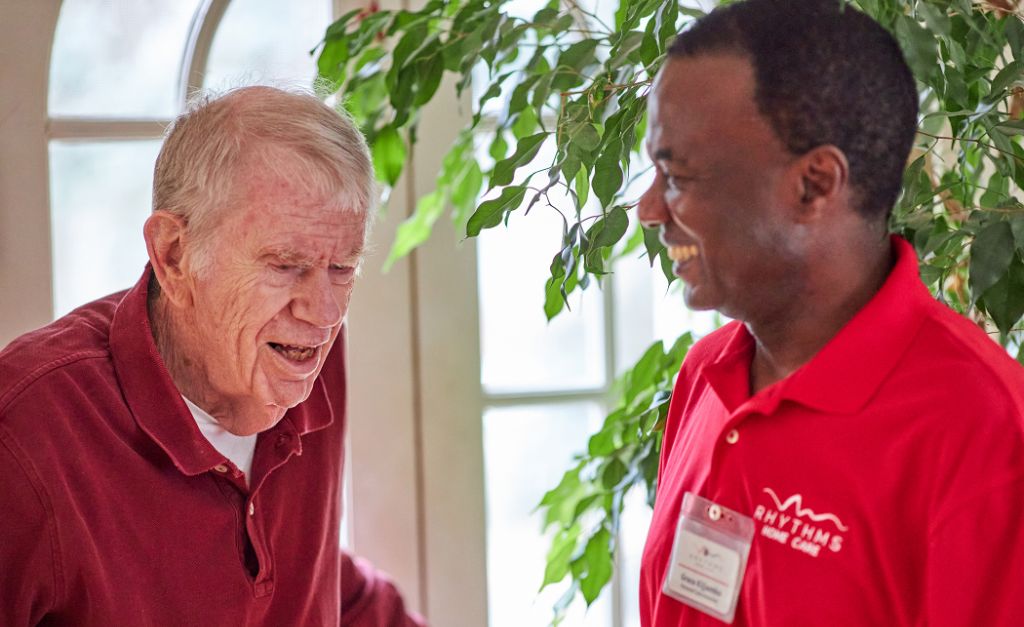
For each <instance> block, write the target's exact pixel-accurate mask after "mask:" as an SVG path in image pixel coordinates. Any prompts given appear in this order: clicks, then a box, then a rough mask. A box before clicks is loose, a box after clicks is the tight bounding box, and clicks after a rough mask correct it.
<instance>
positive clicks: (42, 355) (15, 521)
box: [0, 271, 418, 627]
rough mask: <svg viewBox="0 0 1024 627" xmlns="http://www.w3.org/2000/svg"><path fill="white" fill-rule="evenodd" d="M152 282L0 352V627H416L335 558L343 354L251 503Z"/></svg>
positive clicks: (258, 466)
mask: <svg viewBox="0 0 1024 627" xmlns="http://www.w3.org/2000/svg"><path fill="white" fill-rule="evenodd" d="M149 275H150V273H149V271H147V272H146V273H145V274H144V276H143V277H142V279H141V280H140V281H139V283H138V284H137V285H136V286H135V287H134V288H133V289H132V290H130V291H129V292H127V293H122V294H115V295H113V296H110V297H107V298H105V299H102V300H100V301H96V302H94V303H91V304H89V305H86V306H84V307H82V308H80V309H77V310H76V311H74V312H72V313H71V314H69V315H68V316H65V317H64V318H61V319H60V320H57V321H56V322H54V323H52V324H50V325H48V326H46V327H44V328H42V329H40V330H38V331H34V332H32V333H29V334H27V335H25V336H22V337H21V338H19V339H17V340H15V341H14V342H12V343H11V344H10V345H9V346H8V347H7V348H5V349H4V350H3V352H0V625H3V626H5V627H20V626H25V625H37V624H46V625H74V626H76V627H88V626H96V627H101V626H102V627H109V626H110V625H132V626H134V625H152V626H165V625H211V626H220V625H223V626H229V625H231V626H234V625H267V626H273V627H278V626H285V625H339V624H342V625H358V626H362V627H371V626H373V627H376V626H378V625H414V624H418V623H416V622H414V620H413V619H412V618H410V617H408V616H406V613H405V611H404V609H403V607H402V602H401V599H400V598H399V596H398V594H397V592H396V591H395V589H394V587H393V586H391V585H390V584H389V583H388V582H387V580H386V579H383V578H381V577H380V576H378V575H377V574H376V573H374V571H373V570H372V569H371V568H369V567H368V566H366V565H365V564H362V563H359V564H356V563H354V562H353V561H352V560H351V559H350V558H349V557H348V556H347V555H344V554H342V553H341V552H340V551H339V549H338V546H339V537H338V534H339V521H340V516H341V499H340V478H341V471H342V455H343V452H344V448H343V439H344V429H345V420H344V407H345V373H344V346H342V345H341V344H342V339H341V338H339V341H338V345H337V346H336V347H335V348H334V349H333V350H332V351H331V354H330V356H329V357H328V362H327V364H326V365H325V367H324V369H323V371H322V373H321V375H320V377H319V379H318V380H317V382H316V384H315V385H314V388H313V391H312V393H311V394H310V397H309V399H307V400H306V401H305V402H303V403H302V404H300V405H298V406H297V407H295V408H293V409H292V410H290V411H289V412H288V413H287V414H286V415H285V417H284V418H283V419H282V420H281V422H280V423H278V424H277V425H276V426H275V427H274V428H272V429H270V430H268V431H266V432H264V433H261V434H260V435H259V437H258V439H257V444H256V450H255V456H254V459H253V466H252V477H251V488H250V487H247V486H246V483H245V481H244V480H243V477H242V476H241V473H240V472H239V471H238V469H237V468H235V466H234V465H233V464H232V463H231V462H230V461H228V460H227V459H226V458H225V457H224V456H222V455H221V454H220V453H218V452H217V451H216V450H215V449H214V448H213V447H212V446H211V445H210V444H209V442H208V441H207V440H206V439H205V438H204V437H203V435H202V434H201V433H200V431H199V429H198V427H197V425H196V422H195V420H194V419H193V417H192V415H191V413H189V411H188V409H187V408H186V406H185V404H184V402H183V400H182V398H181V395H180V394H179V392H178V390H177V389H176V388H175V386H174V384H173V382H172V381H171V379H170V377H169V375H168V373H167V370H166V368H165V367H164V365H163V362H162V361H161V359H160V357H159V355H158V353H157V351H156V347H155V346H154V343H153V339H152V334H151V332H150V326H149V321H148V316H147V313H146V287H147V282H148V279H149Z"/></svg>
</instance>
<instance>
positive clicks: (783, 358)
mask: <svg viewBox="0 0 1024 627" xmlns="http://www.w3.org/2000/svg"><path fill="white" fill-rule="evenodd" d="M893 260H894V258H893V252H892V250H891V246H890V244H889V240H888V239H887V238H886V240H885V241H884V243H881V244H879V245H878V246H877V247H875V248H873V249H871V250H869V251H868V252H867V253H866V254H860V255H846V256H844V257H840V258H838V259H836V257H835V256H833V257H832V258H831V261H830V263H829V264H828V269H829V270H830V271H826V272H818V273H817V276H816V277H815V280H814V281H813V282H812V284H811V285H810V286H809V289H808V290H807V292H806V293H805V294H804V295H803V297H802V298H801V299H800V300H799V302H794V303H792V305H791V306H790V307H789V308H788V311H787V312H786V313H785V315H776V316H772V317H770V318H768V319H765V320H762V321H748V322H747V329H748V331H749V332H750V334H751V335H752V336H753V337H754V341H755V350H754V357H753V360H752V362H751V364H750V392H751V394H756V393H757V392H759V391H760V390H763V389H764V388H766V387H768V386H770V385H772V384H773V383H776V382H778V381H781V380H782V379H785V378H786V377H788V376H789V375H790V374H792V373H793V372H795V371H796V370H797V369H798V368H800V367H801V366H803V365H804V364H805V363H807V362H808V361H810V360H811V358H813V357H814V355H816V354H817V353H818V351H820V350H821V349H822V348H824V346H825V345H826V344H827V343H828V342H829V341H830V340H831V339H832V338H833V337H835V335H836V334H837V333H839V331H840V330H841V329H842V328H843V327H844V326H845V325H846V324H847V323H848V322H849V321H850V320H851V319H852V318H853V317H854V316H855V315H856V314H857V312H858V311H860V310H861V309H862V308H863V307H864V306H865V305H866V304H867V303H868V301H870V300H871V299H872V298H873V297H874V296H875V294H877V293H878V290H879V289H881V287H882V284H883V283H885V280H886V278H887V277H888V276H889V272H890V270H891V269H892V265H893Z"/></svg>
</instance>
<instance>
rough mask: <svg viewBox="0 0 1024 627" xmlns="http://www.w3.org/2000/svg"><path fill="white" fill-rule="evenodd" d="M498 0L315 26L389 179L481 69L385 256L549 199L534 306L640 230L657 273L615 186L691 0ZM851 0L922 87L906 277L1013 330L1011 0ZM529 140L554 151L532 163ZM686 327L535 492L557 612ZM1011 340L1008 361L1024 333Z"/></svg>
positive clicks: (621, 182) (578, 591) (554, 309)
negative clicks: (911, 266) (445, 219)
mask: <svg viewBox="0 0 1024 627" xmlns="http://www.w3.org/2000/svg"><path fill="white" fill-rule="evenodd" d="M836 1H837V2H839V1H842V0H836ZM507 4H509V3H508V2H502V1H491V0H455V1H452V2H443V1H441V0H430V1H429V2H427V3H426V4H425V5H424V6H423V8H421V9H419V10H416V11H407V10H402V11H376V12H366V11H363V12H356V11H353V12H351V13H349V14H347V15H345V16H343V17H342V18H341V19H339V20H338V21H337V22H336V23H334V24H332V25H331V26H330V28H329V29H328V30H327V33H326V35H325V38H324V41H323V44H322V47H320V49H319V59H318V63H319V69H320V74H321V76H322V78H324V79H326V82H325V85H326V88H324V95H327V94H329V93H334V92H340V93H341V94H344V101H343V104H344V106H345V107H346V108H347V109H348V110H349V111H350V112H351V113H352V115H353V116H354V117H355V118H356V120H357V121H358V123H359V124H360V125H361V127H362V129H363V131H364V132H365V134H366V136H367V138H368V140H369V142H370V144H371V149H372V153H373V159H374V165H375V166H376V168H377V172H378V176H379V177H380V178H381V179H382V181H383V182H384V183H386V184H388V185H394V184H395V182H396V181H397V180H398V178H399V176H400V175H401V172H402V170H403V167H404V164H405V159H406V156H407V154H408V153H409V150H410V148H411V147H412V145H413V144H415V142H416V127H417V123H418V120H419V115H420V111H421V109H422V107H423V106H424V105H426V104H427V103H428V102H430V100H431V99H432V98H433V97H434V95H435V94H436V93H437V90H438V88H439V86H440V84H441V81H442V78H443V76H444V75H445V74H446V73H448V74H452V75H454V77H455V78H456V90H457V92H458V94H459V95H460V96H464V95H465V92H466V89H467V87H469V86H470V84H471V82H473V81H478V82H481V83H482V85H481V87H482V88H480V89H478V93H480V94H482V95H481V96H480V97H479V99H478V100H477V102H475V103H474V105H473V116H472V119H471V121H470V123H469V124H468V125H467V127H466V128H465V129H463V131H462V132H461V134H460V135H459V137H458V138H457V140H456V141H455V143H454V145H453V147H452V148H451V150H450V151H449V153H448V155H447V156H446V158H445V159H444V162H443V166H442V168H441V171H440V172H439V173H438V176H437V180H436V184H435V188H434V190H433V191H431V192H430V193H429V194H427V195H425V196H424V197H423V198H421V199H420V200H419V203H418V204H417V207H416V211H415V213H414V215H412V216H411V217H410V218H409V219H408V220H407V221H406V222H405V223H403V224H402V226H401V227H400V229H399V232H398V235H397V237H396V241H395V243H394V246H393V248H392V251H391V254H390V256H389V259H388V264H390V263H393V262H394V261H395V260H397V259H399V258H401V257H402V256H403V255H405V254H407V253H408V252H409V251H411V250H413V249H414V248H415V247H416V246H418V245H420V244H421V243H423V242H424V241H426V240H427V238H428V237H429V236H430V233H431V230H432V228H433V226H434V224H435V223H436V222H437V220H438V219H439V218H440V217H441V216H442V215H444V214H445V212H446V211H447V210H448V208H449V207H450V208H451V217H452V219H453V221H454V222H455V224H456V225H457V228H465V231H466V234H467V236H470V237H472V236H476V235H478V234H479V233H480V232H481V231H482V230H483V229H488V228H493V227H496V226H498V225H499V224H502V223H504V222H507V220H508V218H509V216H510V215H511V214H512V213H514V212H524V213H526V212H529V211H530V210H531V209H532V208H534V207H537V206H540V207H544V208H546V209H550V210H554V211H557V212H558V213H559V214H560V215H561V216H562V237H561V245H560V247H559V249H558V250H556V251H552V252H553V253H554V254H553V257H552V260H551V265H550V277H549V278H548V280H547V283H546V285H545V296H546V297H545V304H544V311H545V314H546V315H547V317H548V318H549V319H550V318H552V317H554V316H556V315H558V314H559V313H560V312H562V311H563V309H564V308H565V303H566V302H567V298H568V296H569V295H570V294H571V293H573V292H574V291H576V290H579V289H586V288H587V287H588V286H589V285H591V284H592V283H594V282H597V283H599V282H600V280H601V278H602V277H603V276H604V275H605V274H606V273H607V272H608V271H609V268H610V264H611V262H612V261H613V260H615V259H617V258H618V257H620V256H622V255H623V254H625V253H628V252H631V251H634V250H636V249H638V248H639V247H641V246H642V247H643V248H644V249H645V250H646V252H647V255H646V257H647V259H648V261H649V262H650V263H651V265H652V266H653V265H654V264H658V265H659V267H660V268H661V269H662V271H663V272H664V273H665V275H666V277H668V279H669V281H672V280H673V279H674V277H673V276H672V275H671V272H670V265H671V264H670V262H669V260H668V258H667V255H666V251H665V250H664V248H663V247H662V246H661V244H660V243H659V242H658V239H657V236H656V234H655V233H652V232H649V231H644V230H642V229H640V227H639V226H637V227H635V228H634V229H633V230H632V231H631V230H630V228H629V223H630V220H629V212H630V211H631V210H632V209H633V208H634V207H635V202H634V201H632V200H631V199H628V198H624V197H623V196H622V194H623V189H624V188H625V183H626V182H628V181H630V180H631V179H633V178H635V177H636V176H638V175H639V174H640V173H641V171H642V167H639V166H638V164H642V163H643V161H642V159H639V158H638V156H639V155H640V148H641V145H642V140H643V136H644V132H645V128H646V125H645V111H646V97H647V93H648V91H649V89H650V86H651V82H652V80H653V78H654V76H655V74H656V73H657V71H658V69H659V68H660V66H661V64H662V63H663V62H664V59H665V53H666V49H667V46H668V45H669V44H670V42H671V40H672V38H673V37H674V36H675V34H676V33H678V32H679V30H680V28H682V27H683V26H684V24H685V23H686V22H687V21H688V20H691V19H693V18H695V17H699V16H700V15H702V12H701V11H699V10H695V9H689V8H686V7H682V6H680V5H679V4H678V3H677V2H675V1H673V0H622V1H621V2H620V4H619V6H618V9H617V10H616V11H615V13H614V18H613V19H611V20H606V21H603V20H602V19H601V18H600V17H599V16H597V15H595V14H593V13H591V12H589V11H587V10H586V9H585V8H583V7H582V6H581V5H580V4H578V3H577V2H573V1H567V2H565V3H564V5H562V4H559V3H558V2H557V1H552V2H550V3H549V4H547V5H546V6H545V7H544V8H542V9H541V10H540V11H538V12H537V13H536V14H535V15H533V16H532V17H531V18H529V19H525V18H522V17H516V16H514V15H510V14H509V13H508V11H507V6H506V5H507ZM852 4H854V5H855V6H857V7H859V8H861V9H862V10H864V11H865V12H867V13H868V14H870V15H872V16H873V17H875V18H876V19H877V20H878V21H879V22H880V23H882V24H883V25H884V26H885V27H886V28H888V29H889V30H890V31H891V32H893V33H894V34H895V36H896V38H897V39H898V40H899V42H900V45H901V46H902V48H903V51H904V53H905V55H906V57H907V60H908V62H909V64H910V66H911V68H912V70H913V71H914V74H915V76H916V78H917V80H918V84H919V90H920V93H921V98H922V103H923V107H922V108H923V111H922V113H923V115H922V119H921V123H920V131H919V135H918V141H917V143H916V146H915V150H914V153H913V154H912V158H911V160H910V163H909V164H908V167H907V169H906V171H905V173H904V180H903V183H904V189H903V192H902V194H901V196H900V199H899V201H898V203H897V206H896V208H895V210H894V212H893V218H892V225H891V226H892V229H893V230H894V231H896V232H899V233H901V234H903V235H904V236H905V237H907V238H908V239H909V240H910V241H911V242H912V243H913V244H914V246H915V248H916V250H917V252H918V255H919V256H920V258H921V261H922V265H921V273H922V277H923V279H924V280H925V282H926V283H927V284H928V285H929V287H930V288H931V289H932V291H933V292H934V293H935V295H936V296H937V297H938V298H940V299H942V300H944V301H945V302H947V303H948V304H949V305H950V306H952V307H953V308H955V309H957V310H958V311H960V312H962V313H964V314H965V315H968V316H970V317H972V318H973V319H975V320H976V321H978V322H979V324H982V325H985V326H987V327H988V328H992V329H994V331H993V333H995V334H997V335H998V339H999V340H1000V341H1001V343H1003V344H1004V345H1013V344H1016V345H1017V346H1018V347H1019V346H1021V342H1020V341H1019V340H1018V339H1016V338H1017V337H1018V336H1019V334H1020V332H1021V329H1020V328H1019V327H1018V325H1019V324H1020V323H1021V318H1022V316H1024V204H1022V202H1021V200H1020V189H1021V188H1022V187H1024V147H1022V143H1021V139H1020V138H1021V136H1022V135H1024V20H1022V15H1021V13H1020V9H1019V8H1018V9H1015V6H1016V4H1015V3H1013V2H1011V1H1010V0H998V1H996V0H992V1H989V2H980V3H979V2H972V1H971V0H854V1H853V2H852ZM1014 10H1016V11H1017V12H1016V13H1014ZM388 50H391V53H390V54H388V52H387V51H388ZM865 71H870V69H869V68H865ZM485 129H486V130H485ZM474 138H483V139H484V140H485V141H487V142H488V144H487V152H488V153H489V155H490V157H491V158H492V159H493V161H494V163H493V165H492V166H491V167H489V168H481V166H480V164H479V163H478V161H477V159H476V158H475V148H474ZM546 145H547V146H551V147H552V148H553V153H554V157H553V158H552V159H551V160H550V162H547V163H545V164H543V165H540V166H538V165H537V163H536V157H537V155H538V154H540V152H541V150H542V149H543V147H544V146H546ZM485 183H486V186H485ZM482 191H483V192H486V193H485V194H484V195H483V197H482V198H481V196H480V193H481V192H482ZM556 194H562V195H568V197H569V198H570V199H571V206H570V207H561V206H559V204H558V203H556V202H555V201H554V200H553V196H555V195H556ZM595 205H596V208H595ZM592 279H594V281H592ZM691 342H692V338H691V337H690V336H689V335H686V336H684V337H682V338H680V339H679V340H678V341H677V342H676V343H675V344H674V345H673V346H672V347H671V348H670V349H669V350H667V351H666V350H665V349H664V347H663V346H662V345H661V343H657V344H655V345H653V346H652V347H651V348H650V349H649V350H648V351H647V353H646V354H645V355H644V356H643V357H642V358H641V360H640V361H639V362H638V363H637V364H636V365H635V366H634V367H633V368H632V369H631V370H630V371H629V372H628V373H627V374H626V375H625V377H624V378H623V380H622V381H620V382H619V391H620V393H621V397H620V398H619V399H618V401H617V404H616V406H615V408H614V410H613V411H612V412H611V413H610V414H609V415H608V417H607V419H606V420H605V422H604V426H603V427H602V429H601V430H600V431H599V432H598V433H597V434H595V435H594V436H593V437H592V438H591V439H590V442H589V445H588V450H587V451H586V452H585V453H583V454H582V455H581V456H580V457H579V458H578V460H577V463H576V465H575V466H574V467H573V468H571V469H570V470H569V471H567V472H566V473H565V475H564V476H563V478H562V480H561V482H560V483H559V485H558V486H557V487H555V488H554V489H552V490H551V491H550V492H548V493H547V494H546V495H545V497H544V500H543V501H542V502H541V504H540V509H542V510H543V512H544V516H545V524H546V526H547V527H554V537H553V542H552V545H551V550H550V552H549V554H548V562H547V564H548V565H547V569H546V571H545V573H544V579H543V586H547V585H551V584H555V583H558V582H561V581H564V580H565V579H567V578H568V579H569V580H570V584H569V586H568V589H567V590H566V593H565V594H564V595H563V597H562V599H561V600H560V601H559V602H558V604H557V605H556V607H555V618H554V622H555V623H557V622H558V621H559V620H560V619H561V617H562V616H563V615H564V612H565V610H566V608H567V607H568V606H569V604H570V603H571V602H572V600H573V599H574V598H576V596H577V595H582V596H583V598H584V600H585V601H586V602H587V603H588V604H589V603H591V602H593V601H594V599H596V598H597V596H598V594H599V593H600V591H601V590H602V589H603V588H604V587H605V586H606V585H607V583H608V581H609V580H610V578H611V575H612V563H613V555H614V551H615V548H616V539H617V534H618V530H619V519H620V515H621V512H622V506H623V499H624V496H625V494H626V493H627V492H628V491H629V490H630V489H632V488H633V487H634V486H642V487H643V488H645V489H646V491H647V496H648V500H649V501H651V500H652V499H653V495H654V487H655V485H654V484H655V478H656V474H657V463H658V451H659V449H660V443H661V433H660V431H659V426H660V424H661V423H662V421H663V420H664V417H665V413H666V411H667V401H668V398H669V396H670V394H671V387H672V382H673V378H674V376H675V373H676V372H677V371H678V369H679V365H680V363H681V361H682V359H683V357H684V356H685V353H686V350H687V349H688V347H689V346H690V344H691ZM1018 359H1019V360H1021V361H1022V363H1024V348H1021V349H1020V350H1019V352H1018Z"/></svg>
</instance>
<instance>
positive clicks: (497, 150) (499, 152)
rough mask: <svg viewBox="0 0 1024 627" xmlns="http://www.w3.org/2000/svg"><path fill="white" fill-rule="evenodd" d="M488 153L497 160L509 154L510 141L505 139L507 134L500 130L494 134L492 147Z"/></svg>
mask: <svg viewBox="0 0 1024 627" xmlns="http://www.w3.org/2000/svg"><path fill="white" fill-rule="evenodd" d="M487 153H488V154H489V155H490V156H491V159H494V160H495V161H501V160H502V159H504V158H505V155H507V154H508V142H507V141H505V134H504V133H502V132H501V131H500V130H499V131H498V132H496V133H495V134H494V140H493V141H492V142H491V147H490V148H489V149H488V151H487Z"/></svg>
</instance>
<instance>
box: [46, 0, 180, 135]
mask: <svg viewBox="0 0 1024 627" xmlns="http://www.w3.org/2000/svg"><path fill="white" fill-rule="evenodd" d="M198 4H199V2H198V0H176V1H175V2H167V1H166V0H133V1H132V2H111V1H110V0H64V3H63V6H61V10H60V19H59V20H58V22H57V31H56V34H55V38H54V44H53V61H52V63H51V68H50V99H49V108H50V113H51V114H52V115H57V116H60V115H83V116H102V117H157V118H169V117H173V116H174V115H176V114H177V113H178V108H179V102H178V100H179V99H178V77H179V74H180V72H179V68H180V66H181V59H182V56H183V54H184V51H185V42H186V40H187V39H188V32H189V25H190V24H191V21H192V16H193V14H194V13H195V11H196V6H197V5H198Z"/></svg>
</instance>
